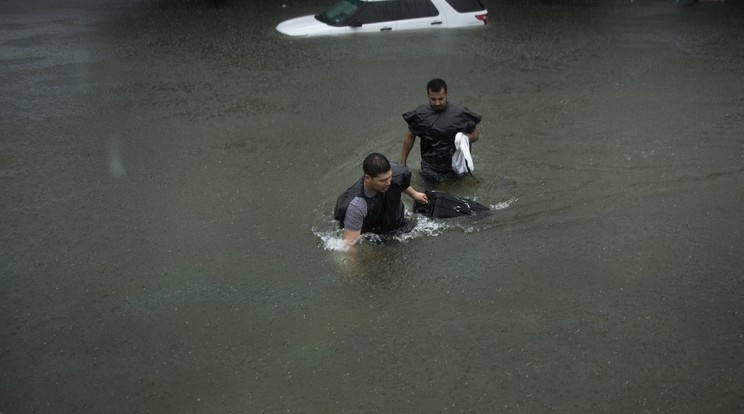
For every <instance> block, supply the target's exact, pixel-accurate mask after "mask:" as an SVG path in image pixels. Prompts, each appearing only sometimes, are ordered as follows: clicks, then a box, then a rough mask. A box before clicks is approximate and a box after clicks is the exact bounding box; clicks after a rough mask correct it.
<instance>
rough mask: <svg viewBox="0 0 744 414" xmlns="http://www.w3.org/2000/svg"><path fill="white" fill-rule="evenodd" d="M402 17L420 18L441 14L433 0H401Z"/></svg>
mask: <svg viewBox="0 0 744 414" xmlns="http://www.w3.org/2000/svg"><path fill="white" fill-rule="evenodd" d="M399 1H400V19H401V20H406V19H419V18H422V17H434V16H439V10H437V8H436V6H434V4H432V2H431V0H399Z"/></svg>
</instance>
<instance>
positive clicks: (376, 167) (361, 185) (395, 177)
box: [333, 153, 428, 246]
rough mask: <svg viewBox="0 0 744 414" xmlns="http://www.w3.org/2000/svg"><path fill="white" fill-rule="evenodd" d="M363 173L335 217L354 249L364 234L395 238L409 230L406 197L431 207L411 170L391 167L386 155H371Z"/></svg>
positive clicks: (341, 198)
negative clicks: (413, 180) (357, 239)
mask: <svg viewBox="0 0 744 414" xmlns="http://www.w3.org/2000/svg"><path fill="white" fill-rule="evenodd" d="M362 169H363V171H364V175H363V176H362V178H360V179H359V180H358V181H357V182H356V183H354V185H352V186H351V187H349V188H348V189H347V190H346V191H344V192H343V193H342V194H341V195H340V196H339V197H338V200H337V201H336V208H335V210H334V214H333V217H334V218H335V219H336V220H338V221H339V224H340V226H341V227H342V228H343V229H344V241H345V242H346V244H347V246H351V245H353V244H354V241H355V240H356V238H357V237H359V235H360V234H362V233H367V232H372V233H376V234H391V233H392V234H394V233H396V232H400V231H404V230H406V229H405V226H406V224H407V223H406V220H405V218H404V213H405V211H404V207H403V202H402V201H401V194H402V193H405V194H406V195H408V196H409V197H411V198H412V199H413V200H415V201H417V202H419V203H423V204H426V203H428V199H427V197H426V194H424V193H421V192H418V191H416V190H415V189H414V188H413V187H412V186H411V172H410V171H409V170H408V168H406V167H405V166H403V165H400V164H396V163H391V162H390V161H388V159H387V158H385V156H384V155H382V154H378V153H372V154H370V155H368V156H367V157H366V158H365V159H364V163H363V164H362ZM407 230H409V231H410V229H407Z"/></svg>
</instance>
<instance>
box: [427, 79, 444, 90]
mask: <svg viewBox="0 0 744 414" xmlns="http://www.w3.org/2000/svg"><path fill="white" fill-rule="evenodd" d="M442 89H444V92H445V93H447V82H445V81H444V80H443V79H439V78H435V79H432V80H430V81H429V83H427V84H426V93H429V91H432V92H439V91H441V90H442Z"/></svg>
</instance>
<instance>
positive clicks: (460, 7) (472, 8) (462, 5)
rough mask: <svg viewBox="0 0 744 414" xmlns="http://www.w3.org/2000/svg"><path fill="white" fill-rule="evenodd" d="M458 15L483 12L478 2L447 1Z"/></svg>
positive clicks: (471, 0)
mask: <svg viewBox="0 0 744 414" xmlns="http://www.w3.org/2000/svg"><path fill="white" fill-rule="evenodd" d="M447 3H449V5H450V6H452V8H453V9H455V10H456V11H457V12H458V13H469V12H477V11H482V10H485V9H486V8H485V7H483V3H481V2H480V0H447Z"/></svg>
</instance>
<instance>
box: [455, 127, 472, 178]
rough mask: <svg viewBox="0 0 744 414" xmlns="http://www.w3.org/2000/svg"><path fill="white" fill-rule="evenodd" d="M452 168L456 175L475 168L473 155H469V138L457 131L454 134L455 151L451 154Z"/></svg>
mask: <svg viewBox="0 0 744 414" xmlns="http://www.w3.org/2000/svg"><path fill="white" fill-rule="evenodd" d="M452 169H453V170H455V172H456V173H457V174H458V175H465V174H467V173H468V170H469V171H470V172H473V171H474V170H475V166H474V165H473V157H472V156H471V155H470V138H469V137H468V135H467V134H463V133H462V132H458V133H457V135H455V153H454V154H452Z"/></svg>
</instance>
